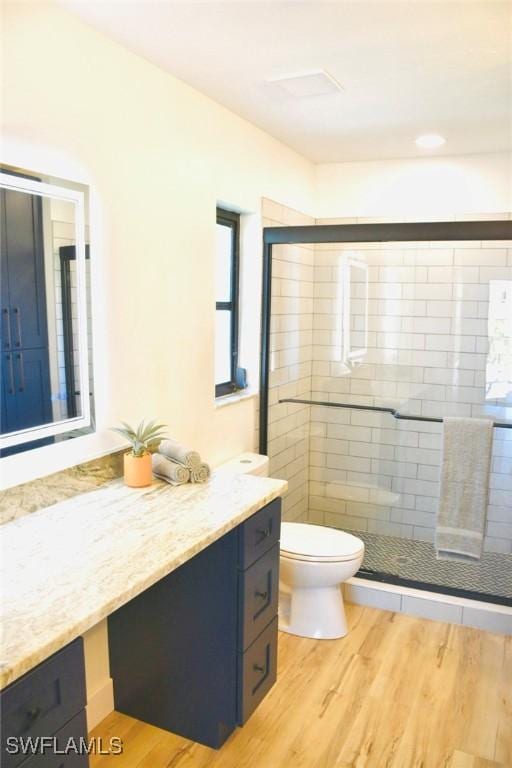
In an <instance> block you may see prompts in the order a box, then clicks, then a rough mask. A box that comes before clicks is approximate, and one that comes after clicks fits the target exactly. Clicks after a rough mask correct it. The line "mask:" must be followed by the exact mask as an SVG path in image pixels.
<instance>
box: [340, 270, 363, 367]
mask: <svg viewBox="0 0 512 768" xmlns="http://www.w3.org/2000/svg"><path fill="white" fill-rule="evenodd" d="M342 275H343V278H342V283H343V293H342V296H343V361H344V362H345V363H346V364H348V363H350V362H356V361H362V360H363V358H364V357H365V355H366V353H367V351H368V264H367V263H366V262H365V261H361V260H360V259H355V258H352V257H345V258H344V260H343V266H342Z"/></svg>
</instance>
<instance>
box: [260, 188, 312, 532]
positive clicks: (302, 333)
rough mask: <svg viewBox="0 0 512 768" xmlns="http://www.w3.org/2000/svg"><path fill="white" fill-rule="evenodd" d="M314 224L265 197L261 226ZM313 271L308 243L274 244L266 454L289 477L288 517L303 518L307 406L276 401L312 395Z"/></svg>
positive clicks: (285, 510) (275, 468)
mask: <svg viewBox="0 0 512 768" xmlns="http://www.w3.org/2000/svg"><path fill="white" fill-rule="evenodd" d="M314 223H315V222H314V219H312V218H311V217H309V216H304V215H303V214H301V213H298V212H297V211H293V210H291V209H289V208H286V207H285V206H282V205H278V204H277V203H274V202H272V201H270V200H264V201H263V225H264V226H268V227H270V226H283V225H284V226H292V225H302V224H314ZM313 270H314V250H313V248H312V247H311V246H310V247H305V246H295V245H283V246H278V247H275V248H274V253H273V265H272V277H273V279H272V324H271V338H270V377H269V378H270V386H269V415H268V419H269V427H268V430H269V441H268V455H269V459H270V474H271V475H272V476H273V477H280V478H283V479H285V480H287V481H288V485H289V490H288V493H287V494H286V496H285V497H284V501H283V515H284V519H285V520H290V521H301V520H305V519H306V517H307V512H308V497H309V423H310V408H309V406H290V405H287V404H284V403H282V404H280V403H279V402H278V401H279V400H280V399H281V398H285V397H299V398H305V399H310V398H311V361H312V352H313V349H312V337H313Z"/></svg>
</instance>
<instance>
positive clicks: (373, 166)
mask: <svg viewBox="0 0 512 768" xmlns="http://www.w3.org/2000/svg"><path fill="white" fill-rule="evenodd" d="M511 209H512V155H511V154H507V153H505V152H500V153H495V154H487V155H471V156H459V157H439V158H421V159H417V160H375V161H369V162H359V163H331V164H324V165H319V166H318V167H317V175H316V195H315V210H316V215H317V217H319V218H324V219H325V218H327V219H329V218H333V217H339V216H343V217H345V218H346V217H357V218H365V217H369V218H371V220H372V221H375V220H376V219H381V218H382V219H386V220H388V221H407V220H414V219H415V220H429V219H445V218H448V219H453V218H454V217H456V218H472V217H473V216H476V217H477V218H482V216H485V215H489V216H494V215H496V214H503V213H505V212H508V211H510V210H511ZM498 218H500V217H499V216H498Z"/></svg>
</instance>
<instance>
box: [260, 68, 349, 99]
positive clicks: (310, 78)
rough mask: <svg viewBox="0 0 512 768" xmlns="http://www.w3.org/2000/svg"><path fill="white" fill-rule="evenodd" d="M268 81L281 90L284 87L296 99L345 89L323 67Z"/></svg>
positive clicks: (324, 94)
mask: <svg viewBox="0 0 512 768" xmlns="http://www.w3.org/2000/svg"><path fill="white" fill-rule="evenodd" d="M267 83H268V84H269V85H271V86H277V87H278V88H279V90H281V89H282V91H285V92H286V93H287V94H288V96H293V97H294V98H296V99H305V98H311V97H313V96H327V95H329V94H332V93H339V92H340V91H342V90H343V88H342V87H341V85H340V84H339V83H338V81H337V80H336V79H335V78H334V77H333V76H332V75H330V74H329V73H328V72H325V71H324V70H323V69H318V70H313V71H310V72H301V73H300V74H295V75H282V76H281V77H273V78H270V79H269V80H267Z"/></svg>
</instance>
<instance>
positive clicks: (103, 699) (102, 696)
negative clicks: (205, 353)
mask: <svg viewBox="0 0 512 768" xmlns="http://www.w3.org/2000/svg"><path fill="white" fill-rule="evenodd" d="M113 709H114V685H113V682H112V678H111V677H109V678H107V679H106V680H105V682H104V684H103V685H102V686H100V687H99V688H97V689H96V691H95V692H94V693H93V694H92V695H91V696H90V697H89V699H88V700H87V706H86V708H85V711H86V714H87V729H88V730H89V731H92V729H93V728H94V727H95V726H96V725H98V723H101V721H102V720H103V719H104V718H105V717H106V716H107V715H108V714H110V712H112V711H113Z"/></svg>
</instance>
